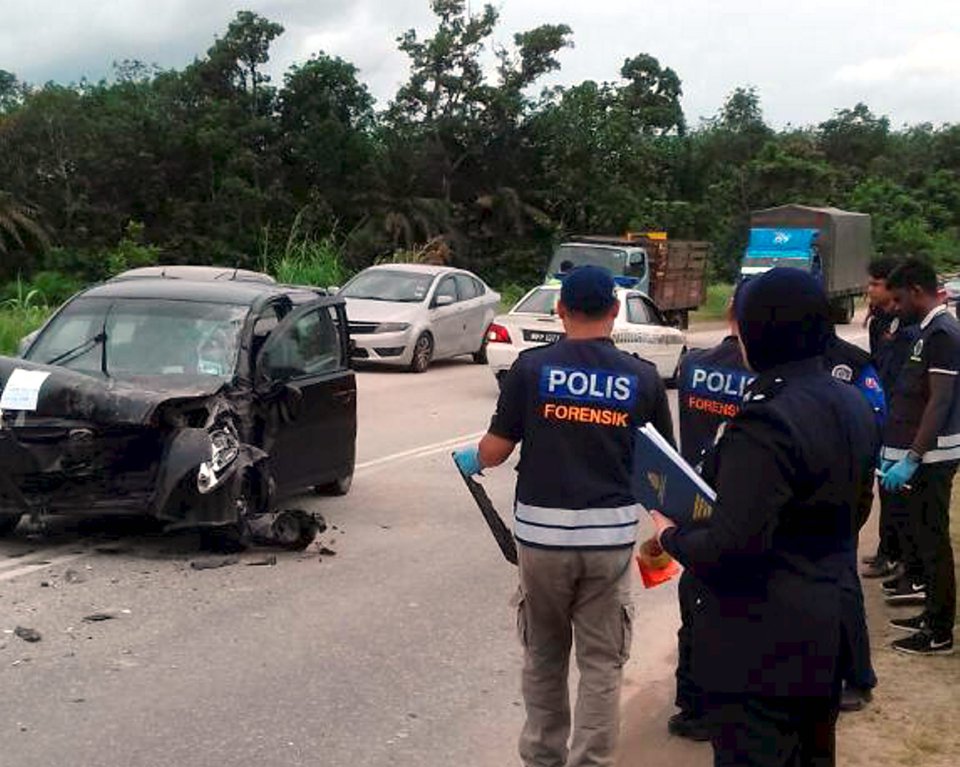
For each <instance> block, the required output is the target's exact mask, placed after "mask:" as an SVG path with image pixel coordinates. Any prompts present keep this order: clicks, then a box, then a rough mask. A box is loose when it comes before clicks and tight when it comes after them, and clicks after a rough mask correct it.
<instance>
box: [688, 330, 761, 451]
mask: <svg viewBox="0 0 960 767" xmlns="http://www.w3.org/2000/svg"><path fill="white" fill-rule="evenodd" d="M753 379H754V374H753V373H752V372H750V371H749V370H748V369H747V367H746V365H744V363H743V355H742V353H741V351H740V343H739V342H738V341H737V337H736V336H727V337H726V338H724V339H723V340H722V341H721V342H720V343H719V344H717V345H716V346H714V347H711V348H710V349H693V350H692V351H690V352H688V353H687V354H686V355H684V357H683V360H682V361H681V363H680V375H679V380H678V392H677V401H678V402H679V405H680V453H681V454H682V455H683V457H684V459H685V460H686V461H687V463H689V464H691V465H694V466H696V465H697V464H698V463H700V461H701V459H702V458H703V455H704V453H705V452H706V451H707V450H709V449H710V447H712V446H713V443H714V440H715V439H716V436H717V431H718V429H719V428H720V425H721V424H722V423H724V422H725V421H729V420H730V419H731V418H733V417H734V416H735V415H736V414H737V413H739V412H740V403H741V401H742V400H743V395H744V393H745V392H746V390H747V386H748V385H749V383H750V382H751V381H752V380H753Z"/></svg>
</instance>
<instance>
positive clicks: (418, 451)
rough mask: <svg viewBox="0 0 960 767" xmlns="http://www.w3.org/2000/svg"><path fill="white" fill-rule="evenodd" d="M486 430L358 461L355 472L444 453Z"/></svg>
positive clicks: (473, 438)
mask: <svg viewBox="0 0 960 767" xmlns="http://www.w3.org/2000/svg"><path fill="white" fill-rule="evenodd" d="M485 433H486V432H482V431H478V432H474V433H473V434H464V435H462V436H459V437H453V438H452V439H447V440H444V441H443V442H434V443H432V444H429V445H421V446H420V447H415V448H412V449H410V450H404V451H402V452H400V453H393V454H391V455H385V456H383V457H382V458H375V459H373V460H372V461H364V462H363V463H358V464H357V465H356V467H355V468H354V471H355V472H361V471H369V470H371V469H377V468H380V467H381V466H385V465H387V464H390V463H395V462H397V461H411V460H413V459H415V458H427V457H429V456H431V455H435V454H436V453H442V452H444V451H445V450H453V449H454V448H456V447H459V446H460V445H465V444H468V443H470V442H473V441H474V440H478V439H480V437H482V436H483V435H484V434H485Z"/></svg>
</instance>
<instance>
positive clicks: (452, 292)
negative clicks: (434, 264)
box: [434, 277, 457, 304]
mask: <svg viewBox="0 0 960 767" xmlns="http://www.w3.org/2000/svg"><path fill="white" fill-rule="evenodd" d="M441 296H449V297H450V299H451V300H450V302H449V303H456V301H457V284H456V283H455V282H454V281H453V277H444V278H443V281H442V282H441V283H440V285H439V286H438V287H437V293H436V296H435V297H434V303H437V304H439V300H438V299H439V298H440V297H441Z"/></svg>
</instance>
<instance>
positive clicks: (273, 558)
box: [246, 554, 277, 567]
mask: <svg viewBox="0 0 960 767" xmlns="http://www.w3.org/2000/svg"><path fill="white" fill-rule="evenodd" d="M275 564H277V555H276V554H271V555H270V556H268V557H263V558H262V559H254V560H251V561H250V562H247V563H246V565H247V567H273V566H274V565H275Z"/></svg>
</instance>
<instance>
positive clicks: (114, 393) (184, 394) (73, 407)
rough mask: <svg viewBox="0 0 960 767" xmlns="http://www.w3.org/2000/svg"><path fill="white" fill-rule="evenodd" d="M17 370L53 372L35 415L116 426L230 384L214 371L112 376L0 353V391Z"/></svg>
mask: <svg viewBox="0 0 960 767" xmlns="http://www.w3.org/2000/svg"><path fill="white" fill-rule="evenodd" d="M17 369H21V370H35V371H41V372H44V373H48V376H47V378H46V380H44V382H43V384H42V385H41V386H40V390H39V394H38V396H37V407H36V411H34V412H35V415H36V416H39V417H41V418H43V417H48V418H64V419H71V420H72V419H76V420H84V421H89V422H91V423H102V424H112V425H116V424H129V425H142V424H148V423H150V422H151V420H152V418H153V415H154V413H155V412H156V410H157V408H158V407H159V406H161V405H164V404H166V403H169V402H172V401H181V400H191V399H205V398H208V397H211V396H213V395H214V394H216V393H217V392H218V391H220V390H221V389H222V388H223V387H224V385H225V381H224V379H222V378H217V377H214V376H141V377H137V378H125V379H120V378H107V377H103V376H95V375H88V374H86V373H80V372H77V371H75V370H69V369H67V368H64V367H58V366H56V365H42V364H39V363H35V362H29V361H27V360H22V359H15V358H13V357H0V392H2V390H3V389H4V388H5V387H6V384H7V381H8V379H9V378H10V376H11V374H12V373H13V371H15V370H17Z"/></svg>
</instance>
